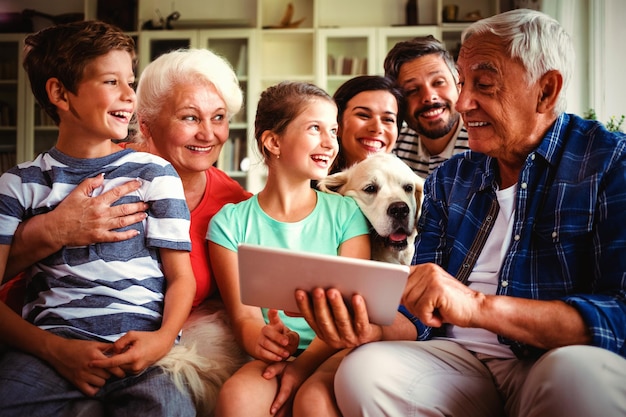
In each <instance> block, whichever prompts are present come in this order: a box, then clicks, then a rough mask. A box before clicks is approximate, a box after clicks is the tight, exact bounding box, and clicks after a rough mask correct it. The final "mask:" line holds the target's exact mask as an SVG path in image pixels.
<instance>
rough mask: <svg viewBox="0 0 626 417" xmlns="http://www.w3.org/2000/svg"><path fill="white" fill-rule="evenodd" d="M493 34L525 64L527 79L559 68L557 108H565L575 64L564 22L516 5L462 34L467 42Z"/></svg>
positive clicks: (463, 40) (534, 78) (512, 54)
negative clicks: (514, 8) (560, 85)
mask: <svg viewBox="0 0 626 417" xmlns="http://www.w3.org/2000/svg"><path fill="white" fill-rule="evenodd" d="M488 33H491V34H494V35H496V36H498V37H499V38H501V40H502V42H503V43H504V45H505V46H506V48H507V50H508V52H509V54H510V58H513V59H518V60H519V61H520V62H521V63H522V65H524V67H525V68H526V82H527V83H528V85H530V84H533V83H534V82H536V81H537V80H539V78H541V77H542V76H543V75H544V74H546V73H547V72H548V71H551V70H556V71H558V72H560V73H561V76H562V77H563V88H562V89H561V92H560V95H559V98H558V101H557V104H556V106H555V109H554V112H555V114H556V115H558V114H561V113H563V112H564V111H565V107H566V105H567V103H566V98H565V91H567V87H568V85H569V82H570V80H571V78H572V71H573V68H574V56H575V54H574V46H573V44H572V40H571V38H570V36H569V34H567V32H565V30H564V29H563V27H562V26H561V24H560V23H559V22H558V21H556V20H555V19H553V18H551V17H550V16H548V15H546V14H544V13H541V12H538V11H534V10H529V9H516V10H511V11H508V12H504V13H500V14H497V15H495V16H491V17H488V18H486V19H482V20H479V21H477V22H475V23H472V25H471V26H469V27H468V28H467V29H465V30H464V31H463V34H462V35H461V42H462V43H464V42H465V41H467V40H468V39H469V38H471V37H472V36H474V35H484V34H488Z"/></svg>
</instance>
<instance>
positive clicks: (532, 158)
mask: <svg viewBox="0 0 626 417" xmlns="http://www.w3.org/2000/svg"><path fill="white" fill-rule="evenodd" d="M530 159H531V160H533V161H534V160H535V154H534V153H532V154H530Z"/></svg>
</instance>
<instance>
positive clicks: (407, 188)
mask: <svg viewBox="0 0 626 417" xmlns="http://www.w3.org/2000/svg"><path fill="white" fill-rule="evenodd" d="M404 191H406V192H407V193H412V192H413V185H411V184H405V185H404Z"/></svg>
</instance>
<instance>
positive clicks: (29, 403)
mask: <svg viewBox="0 0 626 417" xmlns="http://www.w3.org/2000/svg"><path fill="white" fill-rule="evenodd" d="M96 402H99V403H100V404H99V405H98V404H95V403H96ZM94 404H95V405H96V407H97V408H99V409H100V411H101V414H104V415H106V416H116V417H121V416H128V417H136V416H141V415H145V416H151V417H153V416H176V417H178V416H195V415H196V410H195V407H194V404H193V401H192V399H191V397H190V395H189V393H187V392H181V391H180V390H179V389H178V388H176V386H175V385H174V383H173V381H172V380H171V378H170V377H169V376H168V375H167V374H165V373H164V372H163V370H162V369H161V368H159V367H155V366H153V367H150V368H148V369H146V370H145V371H144V372H143V373H141V374H140V375H137V376H129V377H126V378H122V379H119V378H116V377H111V378H110V379H109V380H108V381H107V383H106V384H105V386H104V387H102V388H101V389H100V391H99V392H98V394H97V395H96V396H95V397H87V396H86V395H84V394H83V393H82V392H80V391H79V390H78V389H76V387H74V385H72V384H71V383H70V382H69V381H67V380H66V379H65V378H63V377H62V376H61V375H59V374H58V373H57V372H56V371H55V370H54V368H52V367H51V366H50V365H48V364H47V363H46V362H44V361H42V360H40V359H38V358H37V357H35V356H32V355H29V354H26V353H23V352H21V351H16V350H8V351H6V352H5V353H4V354H2V356H1V357H0V415H1V416H3V417H10V416H16V417H18V416H19V417H22V416H32V417H35V416H45V417H51V416H64V415H75V413H76V412H77V410H80V409H81V408H82V407H83V405H84V406H86V407H92V406H94Z"/></svg>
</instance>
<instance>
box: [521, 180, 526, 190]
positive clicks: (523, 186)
mask: <svg viewBox="0 0 626 417" xmlns="http://www.w3.org/2000/svg"><path fill="white" fill-rule="evenodd" d="M520 187H522V190H525V189H526V188H527V187H528V184H526V183H525V182H523V183H522V185H520Z"/></svg>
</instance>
